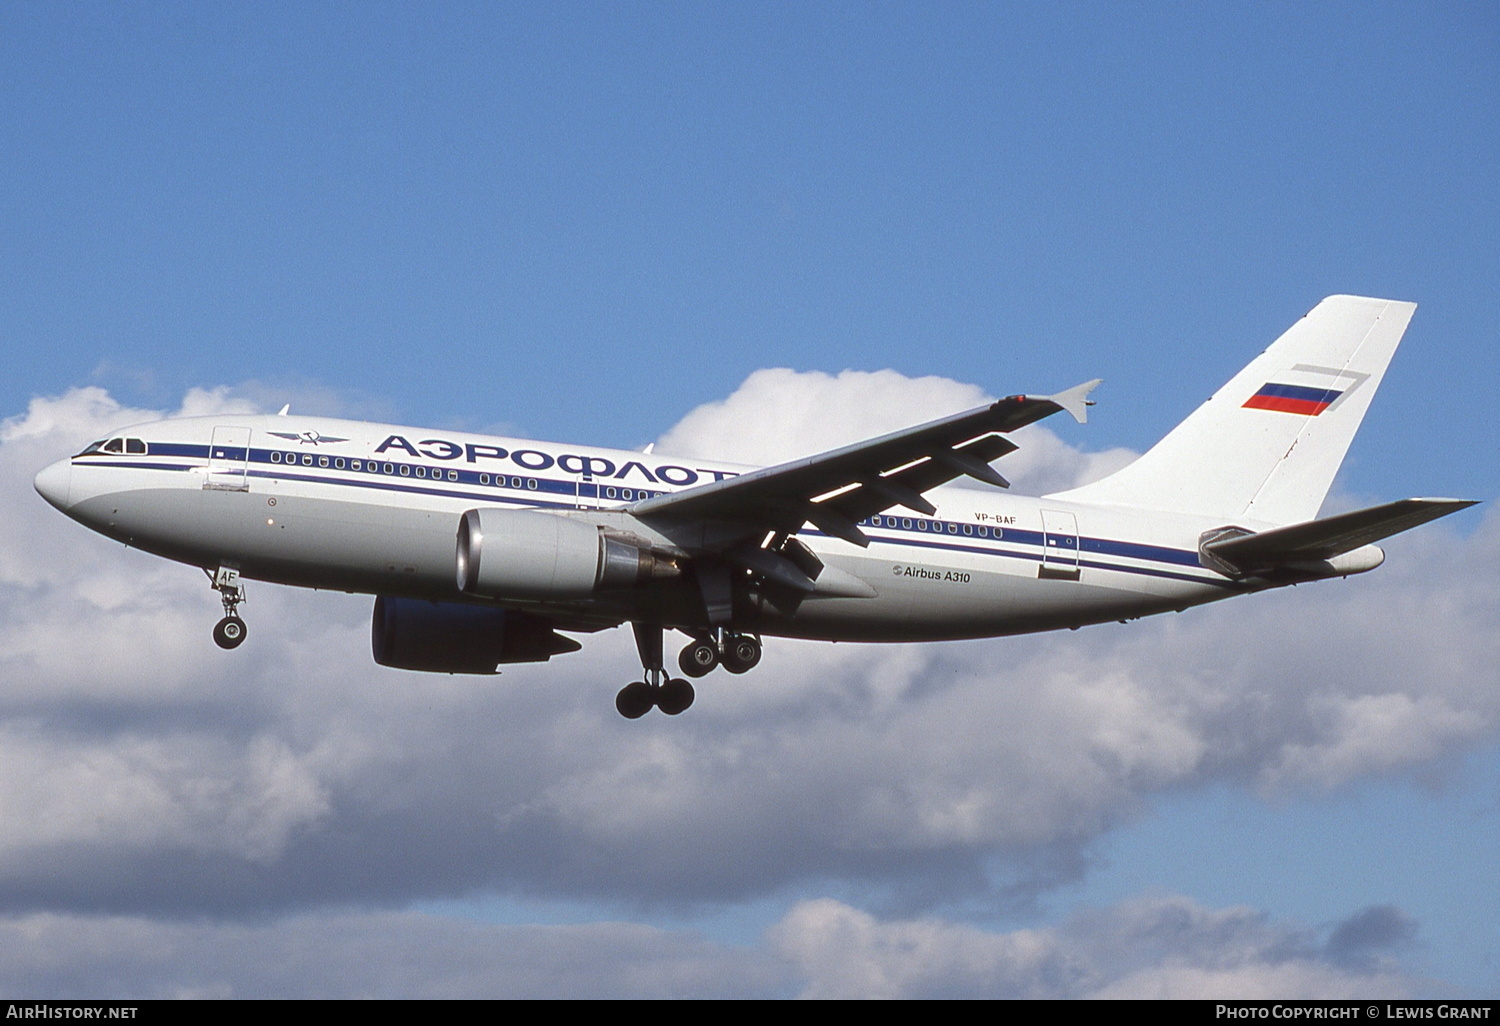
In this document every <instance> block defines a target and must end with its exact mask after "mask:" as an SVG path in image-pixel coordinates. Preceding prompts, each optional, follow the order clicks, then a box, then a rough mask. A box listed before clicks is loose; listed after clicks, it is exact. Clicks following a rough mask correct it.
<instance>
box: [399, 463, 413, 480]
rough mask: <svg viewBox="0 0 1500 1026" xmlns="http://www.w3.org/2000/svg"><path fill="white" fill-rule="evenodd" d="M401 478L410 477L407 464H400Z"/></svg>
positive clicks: (409, 468) (409, 469)
mask: <svg viewBox="0 0 1500 1026" xmlns="http://www.w3.org/2000/svg"><path fill="white" fill-rule="evenodd" d="M401 476H402V477H411V467H410V466H409V465H408V464H405V463H403V464H401Z"/></svg>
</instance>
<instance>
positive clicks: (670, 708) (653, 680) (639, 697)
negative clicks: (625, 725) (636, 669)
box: [615, 623, 697, 720]
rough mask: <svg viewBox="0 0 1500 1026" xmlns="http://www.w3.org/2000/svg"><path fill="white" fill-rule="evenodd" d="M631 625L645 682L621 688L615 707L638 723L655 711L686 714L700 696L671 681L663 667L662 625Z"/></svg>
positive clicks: (682, 682)
mask: <svg viewBox="0 0 1500 1026" xmlns="http://www.w3.org/2000/svg"><path fill="white" fill-rule="evenodd" d="M630 626H631V627H632V628H633V629H634V631H635V647H636V650H637V651H639V652H640V654H641V666H642V667H643V668H644V669H645V671H646V674H645V676H646V679H645V680H638V681H636V682H634V683H633V684H626V685H625V686H624V687H623V688H621V689H620V693H619V694H618V695H616V696H615V708H616V709H617V710H619V713H620V715H621V716H623V717H625V718H626V719H627V720H638V719H640V718H641V717H642V716H644V715H646V714H647V713H648V712H650V711H651V710H652V708H657V709H660V710H661V711H662V712H664V713H666V714H667V715H668V716H676V715H677V714H678V713H681V712H686V711H687V708H688V706H690V705H692V704H693V699H694V698H695V697H697V696H696V693H695V692H694V691H693V686H692V685H691V684H689V683H688V682H687V681H685V680H681V679H675V680H674V679H671V678H669V677H668V676H667V671H666V670H665V669H663V668H662V658H661V632H662V628H661V624H652V623H632V624H631V625H630Z"/></svg>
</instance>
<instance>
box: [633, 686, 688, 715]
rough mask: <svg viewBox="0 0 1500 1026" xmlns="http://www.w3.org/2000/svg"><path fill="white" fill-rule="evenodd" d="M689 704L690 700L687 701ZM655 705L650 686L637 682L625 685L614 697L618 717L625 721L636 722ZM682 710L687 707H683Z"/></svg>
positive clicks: (654, 696) (654, 697)
mask: <svg viewBox="0 0 1500 1026" xmlns="http://www.w3.org/2000/svg"><path fill="white" fill-rule="evenodd" d="M688 701H689V702H691V701H692V699H688ZM654 705H656V695H655V693H654V690H653V689H652V687H651V685H650V684H647V683H646V682H645V681H643V680H638V681H636V682H635V683H634V684H626V685H625V686H624V687H623V688H621V689H620V693H619V694H618V695H616V696H615V708H616V709H617V710H618V711H619V713H620V715H621V716H623V717H625V718H626V719H627V720H638V719H640V718H641V717H642V716H644V715H646V714H647V713H648V712H650V711H651V707H652V706H654ZM683 708H684V709H686V708H687V706H683Z"/></svg>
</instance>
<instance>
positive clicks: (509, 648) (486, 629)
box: [370, 595, 583, 673]
mask: <svg viewBox="0 0 1500 1026" xmlns="http://www.w3.org/2000/svg"><path fill="white" fill-rule="evenodd" d="M370 647H371V648H372V649H373V651H374V653H375V661H376V662H377V663H379V664H380V665H381V666H393V667H395V668H396V669H398V670H426V671H429V672H432V673H494V672H495V667H497V666H498V665H499V664H501V663H544V662H546V661H547V660H548V659H551V658H552V657H553V656H555V655H561V654H563V653H564V652H576V651H577V650H578V649H580V648H582V647H583V646H582V645H580V644H579V643H578V642H576V641H574V640H573V639H572V638H567V637H563V636H562V635H561V634H558V633H557V632H556V631H554V630H553V629H552V625H551V624H549V623H548V622H547V621H546V620H543V619H540V618H539V617H535V616H530V615H528V614H526V613H518V612H515V611H514V610H509V609H496V608H494V607H493V606H471V605H467V604H465V603H462V602H429V601H427V600H426V599H407V598H391V597H389V596H386V595H380V596H378V597H376V599H375V613H374V615H373V617H371V620H370Z"/></svg>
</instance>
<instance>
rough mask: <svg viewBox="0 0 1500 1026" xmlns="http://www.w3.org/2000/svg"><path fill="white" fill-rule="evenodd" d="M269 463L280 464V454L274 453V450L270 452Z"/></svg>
mask: <svg viewBox="0 0 1500 1026" xmlns="http://www.w3.org/2000/svg"><path fill="white" fill-rule="evenodd" d="M271 462H272V463H280V462H281V453H279V452H276V451H275V450H272V452H271Z"/></svg>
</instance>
